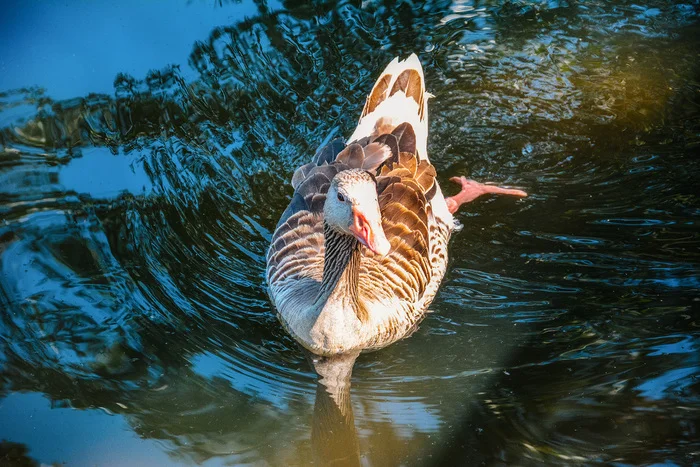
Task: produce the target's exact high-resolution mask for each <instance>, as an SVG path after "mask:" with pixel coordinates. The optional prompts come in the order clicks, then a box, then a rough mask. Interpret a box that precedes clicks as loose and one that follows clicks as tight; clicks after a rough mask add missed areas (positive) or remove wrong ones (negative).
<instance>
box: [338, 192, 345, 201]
mask: <svg viewBox="0 0 700 467" xmlns="http://www.w3.org/2000/svg"><path fill="white" fill-rule="evenodd" d="M338 201H340V202H342V203H344V202H345V196H343V195H342V194H341V193H338Z"/></svg>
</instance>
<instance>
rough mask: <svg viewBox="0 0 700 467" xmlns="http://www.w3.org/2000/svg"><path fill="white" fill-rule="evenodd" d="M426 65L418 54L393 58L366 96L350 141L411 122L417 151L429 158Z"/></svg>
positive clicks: (424, 157) (382, 132)
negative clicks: (403, 57) (421, 62)
mask: <svg viewBox="0 0 700 467" xmlns="http://www.w3.org/2000/svg"><path fill="white" fill-rule="evenodd" d="M431 97H433V96H432V95H431V94H430V93H428V92H427V91H426V90H425V78H424V76H423V67H422V66H421V64H420V60H419V59H418V57H417V56H416V54H411V55H410V56H409V57H408V58H407V59H405V60H399V57H396V58H394V59H393V60H392V61H391V63H389V65H387V67H386V68H385V69H384V71H383V72H382V74H381V75H380V76H379V79H377V82H376V83H375V84H374V87H373V88H372V92H370V93H369V95H368V96H367V101H366V102H365V107H364V109H363V110H362V115H361V117H360V121H359V123H358V125H357V128H356V129H355V131H354V133H353V134H352V136H350V138H348V142H349V143H352V142H355V141H357V140H360V139H362V138H369V139H370V140H372V139H373V138H376V137H378V136H380V135H382V134H385V133H391V131H393V129H394V128H396V127H397V126H399V125H401V124H402V123H409V124H410V125H411V126H412V127H413V130H414V131H415V133H416V152H417V154H418V158H419V159H420V160H428V153H427V143H428V99H429V98H431Z"/></svg>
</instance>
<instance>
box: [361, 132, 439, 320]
mask: <svg viewBox="0 0 700 467" xmlns="http://www.w3.org/2000/svg"><path fill="white" fill-rule="evenodd" d="M410 133H413V130H412V128H410V126H409V128H404V129H402V130H401V132H400V133H399V137H402V135H404V134H410ZM384 136H390V137H393V138H386V139H382V138H383V137H384ZM395 138H396V136H394V135H382V137H380V138H378V140H379V139H382V140H383V141H392V140H393V139H395ZM375 141H376V140H375ZM397 156H398V157H396V158H392V159H389V160H387V161H386V162H385V163H384V165H383V166H382V167H381V171H380V174H379V176H378V177H377V191H378V194H379V206H380V208H381V212H382V226H383V228H384V233H385V234H386V236H387V238H388V239H389V242H390V243H391V247H392V248H391V251H390V253H389V255H387V256H386V257H384V258H381V259H376V257H371V258H369V257H368V259H372V260H366V261H363V262H362V268H363V271H362V272H361V273H360V274H361V277H362V274H365V275H366V277H367V280H364V281H363V280H361V281H360V284H361V286H362V287H365V289H366V290H365V292H366V293H368V294H374V295H375V296H377V295H382V296H387V297H398V298H400V299H402V300H406V301H408V302H410V303H416V302H417V301H419V300H420V299H421V297H422V296H423V294H424V292H425V290H426V287H427V286H428V283H429V282H430V277H431V270H432V267H431V264H430V248H429V231H428V218H429V211H430V206H429V203H428V199H427V198H426V188H427V189H430V187H432V186H433V184H434V178H435V177H434V174H435V170H434V169H433V170H432V172H431V170H430V169H429V168H428V167H427V166H430V164H429V163H428V162H427V161H426V162H425V164H427V166H426V165H423V163H422V162H421V163H420V164H419V163H418V161H417V158H416V155H415V153H413V154H411V153H408V152H402V153H400V154H397ZM430 167H432V166H430ZM418 168H420V170H418ZM431 173H432V174H433V176H432V180H430V174H431ZM417 174H419V176H420V178H419V179H417V178H416V175H417ZM420 311H422V310H420ZM416 319H417V318H416Z"/></svg>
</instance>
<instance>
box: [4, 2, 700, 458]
mask: <svg viewBox="0 0 700 467" xmlns="http://www.w3.org/2000/svg"><path fill="white" fill-rule="evenodd" d="M42 5H43V6H42V7H39V6H37V5H35V4H32V3H27V4H22V3H15V4H11V5H10V6H7V5H6V6H5V7H2V8H3V9H4V14H0V17H2V19H1V20H0V26H1V28H0V29H2V32H0V38H1V40H0V44H1V45H0V68H1V70H0V72H1V73H0V310H1V311H0V398H1V399H0V440H3V441H2V443H0V464H3V465H14V464H15V463H16V464H18V463H19V462H20V459H24V460H25V461H26V460H29V459H33V460H35V461H36V462H43V463H46V464H49V463H60V462H65V463H67V465H167V464H171V463H178V464H179V463H182V464H199V463H201V464H206V465H222V464H226V465H229V464H254V465H266V464H269V465H305V464H307V463H310V462H313V461H314V460H315V461H316V462H318V463H323V462H325V461H326V460H328V457H327V456H333V453H335V454H336V455H337V456H338V457H343V460H342V461H341V464H342V463H356V462H358V461H359V462H360V463H361V464H363V465H399V464H401V465H432V464H439V465H445V464H463V465H475V464H480V463H483V464H486V465H499V464H515V465H531V464H539V463H546V464H561V465H571V464H596V463H603V464H612V465H650V464H655V463H657V464H663V463H665V464H666V465H694V464H695V465H697V464H698V463H700V423H698V420H700V313H699V309H700V292H699V289H700V273H699V270H698V265H699V263H700V248H699V247H700V229H698V221H699V220H700V219H699V217H700V202H699V200H698V195H697V193H698V190H697V185H698V177H699V176H700V161H699V160H698V156H697V154H698V153H699V152H700V151H699V148H700V60H699V55H700V18H699V16H698V15H699V14H700V4H698V2H697V0H691V1H689V2H687V3H678V4H676V3H675V2H670V1H661V0H658V1H649V2H644V3H643V4H642V3H634V2H632V1H615V2H608V1H593V2H588V1H586V2H583V1H580V2H576V1H570V2H567V1H533V2H523V1H512V2H490V1H489V2H460V1H454V2H446V1H433V2H427V3H424V4H423V3H419V2H415V3H411V2H405V3H404V2H399V3H394V2H384V3H381V2H372V1H365V2H362V3H361V4H360V3H358V2H338V3H333V2H322V3H318V4H314V5H309V4H308V3H307V2H294V1H285V2H282V3H281V4H277V3H270V4H266V3H265V2H264V0H261V1H257V2H255V3H251V2H243V3H227V2H223V3H220V2H205V1H192V2H189V3H186V2H183V3H182V4H179V5H176V4H166V3H159V2H145V5H141V4H139V2H122V3H117V4H115V5H120V6H119V7H115V6H112V5H111V2H110V3H107V2H77V3H76V4H74V5H73V6H65V5H63V4H62V3H60V2H57V1H55V2H54V1H49V2H46V3H43V4H42ZM414 51H415V52H416V53H418V55H419V56H420V58H421V60H422V62H423V64H424V66H425V70H426V76H427V81H428V88H429V90H430V91H431V92H433V93H434V94H435V95H436V98H435V99H433V100H431V126H430V129H431V132H432V133H431V139H430V140H429V151H430V153H431V159H432V161H433V163H434V164H435V165H436V167H437V168H438V172H439V174H440V178H441V180H442V183H443V186H444V187H445V188H444V190H445V191H446V192H447V193H452V191H451V190H452V188H453V187H451V186H450V185H449V182H448V181H447V180H448V179H449V177H451V176H455V175H467V176H471V177H473V178H476V179H477V180H480V181H493V182H498V183H501V184H510V185H514V186H518V187H522V188H523V189H525V190H527V191H528V192H529V193H531V196H530V197H529V198H527V199H524V200H521V201H515V200H513V199H505V198H499V199H496V198H492V199H484V200H479V201H477V202H475V203H473V204H472V205H469V206H467V207H466V209H464V210H463V211H462V212H461V213H460V214H459V216H458V218H459V220H460V221H461V222H462V224H464V229H463V230H462V231H461V232H459V233H457V234H455V235H454V236H453V239H452V243H451V263H450V266H449V270H448V275H447V277H446V280H445V282H444V285H443V287H442V289H441V291H440V293H439V294H438V297H437V299H436V301H435V303H434V305H433V306H432V309H433V311H434V313H432V314H431V315H429V316H428V317H427V318H426V320H425V321H424V322H423V323H422V325H421V327H420V329H419V330H418V331H417V332H416V333H415V334H414V335H413V336H412V337H410V338H409V339H406V340H404V341H401V342H399V343H397V344H394V345H393V346H391V347H389V348H387V349H384V350H381V351H379V352H375V353H372V354H366V355H361V356H360V357H359V358H358V359H357V361H356V363H355V365H354V369H353V370H352V391H351V400H350V399H347V398H346V396H347V395H348V394H347V384H346V383H344V381H345V380H347V378H348V377H349V371H350V368H352V361H351V362H350V363H349V364H347V362H341V364H339V366H337V367H335V369H332V370H329V369H328V368H327V367H323V366H321V367H319V368H320V369H319V372H320V373H322V376H323V378H324V381H322V382H324V384H325V385H326V386H325V387H324V386H322V385H319V386H317V383H316V379H317V376H316V373H315V372H314V368H313V366H312V365H311V362H310V361H309V360H308V359H307V357H306V356H305V355H304V353H302V351H301V350H300V348H299V347H298V346H297V345H296V344H295V343H294V342H293V341H292V340H291V339H290V338H289V337H288V336H287V335H286V334H285V333H284V332H283V330H282V329H281V328H280V326H279V325H278V323H277V320H276V318H275V315H274V313H273V311H272V309H271V307H270V304H269V302H268V299H267V296H266V292H265V286H264V283H263V271H264V267H265V262H264V253H265V250H266V248H267V244H268V241H269V239H270V235H271V231H272V229H273V228H274V226H275V223H276V221H277V219H278V217H279V215H280V214H281V212H282V210H283V209H284V207H285V205H286V203H287V201H288V199H289V196H290V187H289V184H288V181H289V180H290V179H291V174H292V172H293V170H294V168H295V167H296V166H297V165H299V164H301V163H303V162H305V161H307V160H308V159H309V158H310V157H311V155H312V154H313V152H314V151H315V150H316V148H318V147H319V146H320V145H321V144H323V142H324V141H327V140H329V139H330V138H333V137H337V136H342V135H348V134H349V133H350V132H351V130H352V128H353V125H354V124H355V123H356V120H357V117H358V115H359V112H360V111H361V107H362V105H363V102H364V95H365V94H366V92H367V91H368V90H369V89H370V87H371V85H372V84H373V81H374V79H375V78H376V76H377V73H378V72H379V71H380V70H381V69H382V68H383V67H384V65H385V64H386V63H387V62H388V61H389V60H391V59H392V58H393V57H394V56H396V55H399V54H400V55H404V56H405V55H407V54H408V53H410V52H414ZM343 365H345V366H343ZM324 372H327V373H324ZM341 383H342V384H345V387H344V389H343V390H342V391H339V392H340V395H339V392H338V391H335V389H337V386H338V385H339V384H340V385H342V384H341ZM334 391H335V392H334ZM343 391H344V392H343ZM333 402H336V404H335V405H334V404H333ZM348 408H350V411H349V412H348ZM353 416H354V422H353V418H352V417H353ZM312 433H314V436H313V440H312ZM333 434H335V438H334V439H331V438H333ZM329 446H330V447H331V448H332V449H330V451H331V452H330V453H329V452H324V447H325V448H328V447H329ZM326 451H329V449H326ZM23 465H24V464H23Z"/></svg>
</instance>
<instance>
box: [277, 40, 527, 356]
mask: <svg viewBox="0 0 700 467" xmlns="http://www.w3.org/2000/svg"><path fill="white" fill-rule="evenodd" d="M430 97H433V96H432V95H431V94H429V93H428V92H426V89H425V79H424V75H423V68H422V66H421V63H420V61H419V59H418V57H417V56H416V55H415V54H412V55H411V56H409V57H408V58H407V59H405V60H403V61H400V60H399V57H396V58H395V59H394V60H393V61H391V63H389V65H388V66H387V67H386V68H385V69H384V71H383V72H382V74H381V75H380V77H379V78H378V79H377V81H376V83H375V84H374V87H373V88H372V90H371V92H370V93H369V95H368V97H367V100H366V102H365V105H364V108H363V110H362V114H361V116H360V120H359V123H358V125H357V128H356V129H355V131H354V132H353V133H352V135H351V136H350V137H349V138H348V139H347V143H344V142H343V141H342V140H341V139H336V140H333V141H331V142H330V143H328V144H327V145H326V146H325V147H323V148H322V149H320V150H319V151H318V152H317V154H316V155H315V156H314V157H313V159H312V160H311V162H309V163H307V164H304V165H302V166H301V167H299V168H297V169H296V171H295V172H294V174H293V176H292V180H291V184H292V187H293V189H294V194H293V195H292V199H291V201H290V203H289V206H288V207H287V209H286V210H285V211H284V212H283V214H282V216H281V218H280V220H279V222H278V224H277V227H276V229H275V231H274V233H273V235H272V239H271V243H270V247H269V250H268V252H267V257H266V259H267V268H266V280H267V284H268V293H269V295H270V299H271V301H272V303H273V305H274V307H275V309H276V310H277V315H278V318H279V320H280V322H281V323H282V325H283V327H284V328H285V329H286V330H287V332H288V333H289V334H290V335H291V336H292V337H293V338H294V339H295V340H296V341H298V342H299V343H300V344H301V345H302V346H303V347H304V348H306V349H307V350H308V351H310V352H312V353H313V354H316V355H320V356H333V355H339V354H348V353H353V352H362V351H370V350H376V349H379V348H382V347H385V346H387V345H389V344H391V343H393V342H396V341H397V340H399V339H401V338H403V337H406V336H407V335H409V334H411V333H412V332H413V331H414V330H415V329H416V327H417V325H418V324H419V322H420V321H421V319H422V318H423V317H424V316H425V314H426V313H427V310H428V306H429V305H430V303H431V302H432V300H433V298H434V297H435V294H436V293H437V290H438V287H439V285H440V282H441V281H442V278H443V276H444V275H445V271H446V269H447V245H448V241H449V239H450V235H451V233H452V231H453V230H454V228H455V222H454V218H453V214H454V213H455V212H456V211H457V210H458V209H459V207H460V206H461V205H462V204H464V203H468V202H469V201H472V200H473V199H476V198H477V197H479V196H481V195H484V194H487V193H494V194H505V195H512V196H518V197H523V196H527V195H526V193H525V192H523V191H521V190H515V189H506V188H501V187H497V186H493V185H487V184H483V183H478V182H475V181H473V180H468V179H466V178H465V177H453V178H452V179H451V180H452V181H454V182H456V183H458V184H459V185H460V188H461V190H460V192H459V193H458V194H456V195H455V196H451V197H448V198H445V197H444V196H443V194H442V191H441V190H440V186H439V184H438V182H437V180H436V171H435V167H434V166H433V165H432V164H431V163H430V160H429V159H428V153H427V141H428V99H429V98H430Z"/></svg>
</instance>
